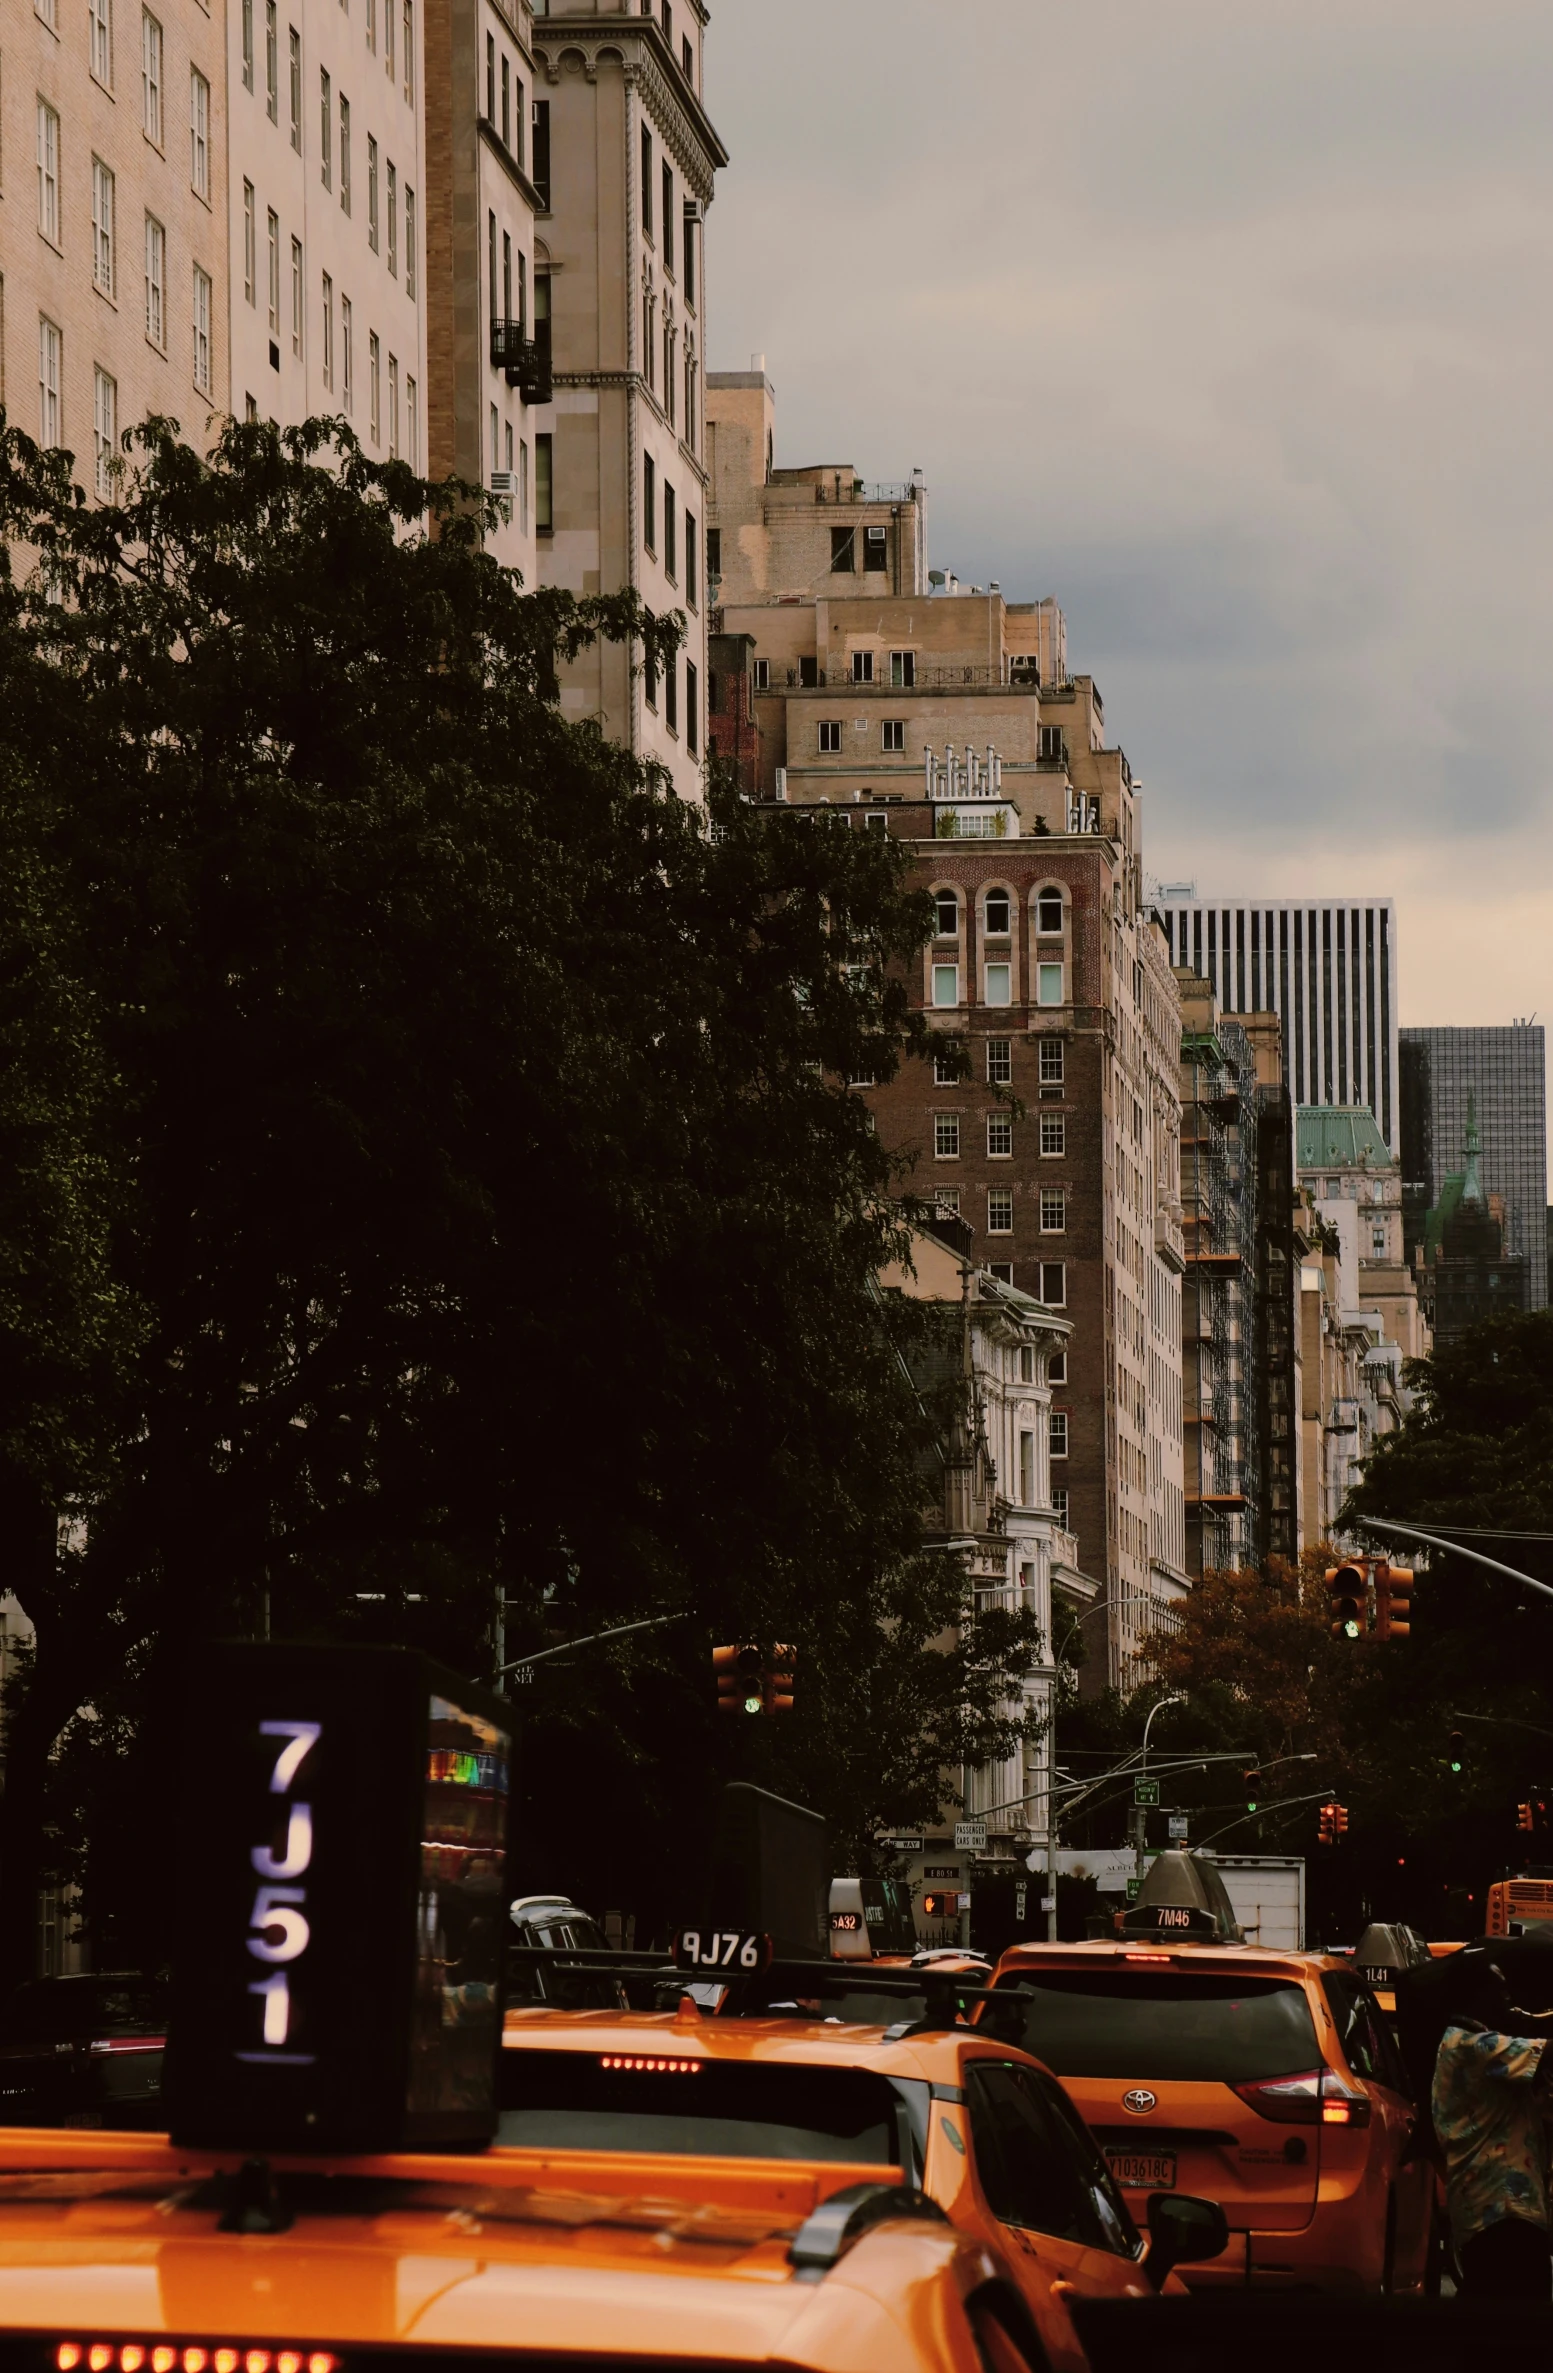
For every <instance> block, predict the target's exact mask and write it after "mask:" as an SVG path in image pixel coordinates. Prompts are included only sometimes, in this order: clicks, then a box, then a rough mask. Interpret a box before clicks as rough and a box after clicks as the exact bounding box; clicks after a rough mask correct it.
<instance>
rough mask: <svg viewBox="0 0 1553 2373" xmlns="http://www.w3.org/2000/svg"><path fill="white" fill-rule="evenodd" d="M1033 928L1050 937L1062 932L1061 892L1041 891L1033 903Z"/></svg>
mask: <svg viewBox="0 0 1553 2373" xmlns="http://www.w3.org/2000/svg"><path fill="white" fill-rule="evenodd" d="M1035 927H1036V929H1037V930H1038V931H1040V932H1042V933H1044V934H1045V935H1046V936H1047V937H1051V936H1053V935H1055V934H1057V933H1060V931H1061V930H1062V892H1061V891H1060V890H1043V891H1042V892H1041V895H1040V897H1039V898H1038V899H1037V900H1036V902H1035Z"/></svg>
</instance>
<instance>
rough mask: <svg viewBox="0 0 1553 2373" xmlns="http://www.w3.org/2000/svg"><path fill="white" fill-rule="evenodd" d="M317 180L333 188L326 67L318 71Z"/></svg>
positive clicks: (331, 92) (330, 100)
mask: <svg viewBox="0 0 1553 2373" xmlns="http://www.w3.org/2000/svg"><path fill="white" fill-rule="evenodd" d="M318 178H319V179H320V181H321V182H322V183H323V185H324V188H325V189H326V190H332V189H333V187H334V85H333V83H332V82H331V81H330V79H329V70H328V68H327V67H326V66H320V67H319V69H318Z"/></svg>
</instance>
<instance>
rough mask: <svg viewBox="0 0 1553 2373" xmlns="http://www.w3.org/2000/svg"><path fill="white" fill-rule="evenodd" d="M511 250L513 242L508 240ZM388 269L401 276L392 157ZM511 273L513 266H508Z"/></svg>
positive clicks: (395, 184)
mask: <svg viewBox="0 0 1553 2373" xmlns="http://www.w3.org/2000/svg"><path fill="white" fill-rule="evenodd" d="M508 246H509V250H510V247H511V242H510V241H509V242H508ZM388 269H389V271H390V272H391V273H392V274H393V276H394V278H395V279H396V280H397V279H398V277H399V174H398V170H397V168H396V166H395V165H394V162H393V160H392V158H390V159H389V165H388ZM508 270H509V273H510V271H511V266H510V264H509V266H508Z"/></svg>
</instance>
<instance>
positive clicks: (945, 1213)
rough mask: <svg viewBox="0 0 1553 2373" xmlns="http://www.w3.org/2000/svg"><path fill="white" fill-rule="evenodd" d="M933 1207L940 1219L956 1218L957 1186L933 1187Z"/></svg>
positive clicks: (958, 1199)
mask: <svg viewBox="0 0 1553 2373" xmlns="http://www.w3.org/2000/svg"><path fill="white" fill-rule="evenodd" d="M933 1209H934V1211H935V1213H936V1214H937V1216H938V1217H939V1218H940V1219H958V1218H959V1216H960V1190H959V1188H958V1187H946V1186H936V1187H935V1188H934V1189H933Z"/></svg>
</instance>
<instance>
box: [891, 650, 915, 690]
mask: <svg viewBox="0 0 1553 2373" xmlns="http://www.w3.org/2000/svg"><path fill="white" fill-rule="evenodd" d="M916 681H917V654H916V653H915V651H892V652H891V653H890V685H891V689H892V690H894V691H896V692H910V691H911V690H912V688H913V686H914V685H915V683H916Z"/></svg>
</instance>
